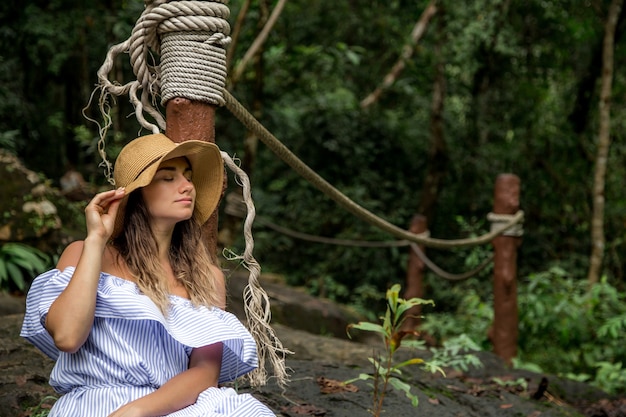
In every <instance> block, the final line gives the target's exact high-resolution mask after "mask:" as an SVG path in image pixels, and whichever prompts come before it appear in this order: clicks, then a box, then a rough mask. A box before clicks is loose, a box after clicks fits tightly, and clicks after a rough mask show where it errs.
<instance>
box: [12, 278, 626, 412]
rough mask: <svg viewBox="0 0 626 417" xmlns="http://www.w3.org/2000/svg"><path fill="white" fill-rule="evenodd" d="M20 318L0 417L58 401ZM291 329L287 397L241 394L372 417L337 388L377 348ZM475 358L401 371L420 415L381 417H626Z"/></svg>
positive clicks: (623, 408) (333, 314)
mask: <svg viewBox="0 0 626 417" xmlns="http://www.w3.org/2000/svg"><path fill="white" fill-rule="evenodd" d="M233 281H236V280H233ZM264 288H266V290H267V291H268V294H269V295H270V298H271V300H272V303H273V306H274V305H275V306H276V307H277V308H278V307H279V310H278V311H276V316H280V315H281V314H282V315H283V316H284V315H287V316H290V317H293V316H294V315H297V314H299V315H301V316H302V317H319V319H318V321H322V322H323V321H324V320H326V321H327V323H326V324H323V323H322V324H319V325H320V326H322V327H323V328H324V332H325V334H332V332H333V330H334V329H335V328H336V329H341V328H342V326H343V328H345V323H342V318H341V316H342V314H343V313H345V312H343V310H342V308H341V307H340V306H333V305H331V303H328V302H326V301H323V300H318V299H315V298H313V297H308V296H307V295H306V294H305V293H304V292H301V291H297V290H294V289H290V288H286V287H284V286H282V285H280V284H278V283H272V282H265V283H264ZM230 292H231V294H232V293H237V292H236V291H232V290H230ZM299 310H301V311H299ZM348 316H349V314H348ZM22 317H23V298H17V297H11V296H7V295H6V294H5V295H2V294H0V417H27V416H34V415H35V413H36V409H37V405H38V404H40V403H41V402H42V399H46V398H48V397H49V396H55V395H56V394H55V393H54V392H53V391H52V390H51V388H50V387H49V386H48V385H47V379H48V375H49V373H50V370H51V369H52V365H53V363H52V361H50V360H49V359H47V358H46V357H45V356H43V355H42V354H40V353H39V352H38V351H37V350H36V349H35V348H33V347H32V346H31V345H30V344H29V343H27V342H26V341H24V340H22V339H21V338H20V337H19V330H20V326H21V321H22ZM352 319H353V317H349V319H348V320H352ZM343 320H344V321H345V320H346V318H345V317H344V318H343ZM310 321H311V320H309V322H310ZM332 323H334V324H332ZM330 324H332V326H331V325H330ZM293 326H294V323H293V322H292V323H290V324H289V326H285V325H281V324H275V326H274V327H275V329H276V332H277V335H278V336H279V338H280V339H281V341H282V342H283V344H284V345H285V346H286V347H287V348H289V349H290V350H292V351H293V352H294V354H293V355H290V357H289V359H288V360H287V365H288V367H289V368H290V370H291V372H290V375H291V382H290V383H289V385H288V386H287V387H284V388H281V387H278V386H277V385H276V384H275V383H273V382H272V381H270V382H269V383H268V384H267V385H266V386H264V387H260V388H255V389H251V388H250V387H247V386H245V385H240V386H238V387H237V388H238V389H239V390H240V391H243V392H251V393H252V394H253V395H255V396H256V397H257V398H259V399H260V400H261V401H263V402H264V403H265V404H267V405H268V406H269V407H270V408H272V410H273V411H274V412H275V413H276V414H277V416H280V417H301V416H318V417H360V416H363V417H365V416H370V415H371V413H370V412H369V410H370V409H371V408H372V400H373V396H372V394H373V391H372V388H371V387H369V386H368V385H367V384H366V383H365V382H361V381H359V382H355V383H354V384H353V386H349V388H350V389H345V387H342V385H341V384H339V382H340V381H346V380H349V379H352V378H355V377H357V376H358V375H359V374H360V373H362V372H364V373H370V372H371V370H372V369H371V367H370V366H369V363H368V360H367V358H368V357H369V356H371V355H372V352H373V351H374V349H375V348H376V346H378V344H379V342H377V341H372V340H369V341H367V340H361V341H360V342H354V341H349V340H347V339H345V338H341V337H336V336H319V335H316V334H314V333H312V332H311V329H310V326H311V324H310V323H309V324H307V326H304V327H308V328H307V330H308V331H304V330H299V329H295V328H294V327H293ZM329 329H331V330H329ZM399 355H400V357H399V359H406V358H409V357H410V355H415V352H413V353H411V352H406V351H401V352H400V353H399ZM403 357H404V358H403ZM479 357H480V359H481V362H482V363H483V366H482V367H481V368H477V369H472V370H470V371H468V372H463V373H462V372H456V371H452V370H448V372H447V376H446V377H443V376H441V375H439V374H430V373H426V372H424V371H421V370H419V368H417V367H406V368H404V378H405V380H406V382H408V383H409V384H410V385H411V386H412V388H411V391H412V392H413V393H415V394H417V396H418V398H419V405H418V406H417V408H415V407H413V406H412V405H411V404H410V401H409V400H408V399H407V398H406V397H405V396H404V394H403V393H399V392H397V391H395V390H389V391H388V392H387V394H386V396H385V399H384V403H383V410H384V413H383V415H384V416H394V417H395V416H420V415H423V416H438V417H491V416H494V417H496V416H497V417H509V416H510V417H561V416H563V417H565V416H570V417H575V416H584V417H626V398H611V397H610V396H608V395H607V394H606V393H604V392H602V391H599V390H597V389H595V388H593V387H591V386H589V385H586V384H582V383H577V382H573V381H567V380H563V379H560V378H557V377H555V376H551V375H540V374H535V373H531V372H526V371H516V370H511V369H508V368H507V367H506V366H505V365H504V364H503V363H502V361H500V360H499V358H497V357H496V356H495V355H493V354H491V353H488V352H480V353H479ZM542 380H543V384H542ZM520 382H523V384H522V383H520ZM540 386H542V387H543V388H541V389H540ZM533 397H535V398H533ZM52 401H53V399H47V400H44V404H43V406H44V407H46V406H48V407H49V404H51V402H52Z"/></svg>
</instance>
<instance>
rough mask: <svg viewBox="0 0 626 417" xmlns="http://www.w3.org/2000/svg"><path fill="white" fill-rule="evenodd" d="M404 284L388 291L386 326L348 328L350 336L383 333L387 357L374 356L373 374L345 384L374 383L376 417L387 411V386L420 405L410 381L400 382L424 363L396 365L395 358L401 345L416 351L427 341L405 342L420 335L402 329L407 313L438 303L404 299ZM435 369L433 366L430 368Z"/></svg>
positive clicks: (358, 324)
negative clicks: (352, 332)
mask: <svg viewBox="0 0 626 417" xmlns="http://www.w3.org/2000/svg"><path fill="white" fill-rule="evenodd" d="M399 293H400V285H399V284H396V285H393V286H392V287H391V288H390V289H389V290H387V311H386V313H385V316H384V317H381V321H382V324H377V323H370V322H359V323H356V324H351V325H349V326H348V336H350V330H352V329H357V330H363V331H366V332H374V333H377V334H379V335H380V336H381V337H382V339H383V342H384V345H385V352H384V353H383V354H376V355H374V356H373V357H370V358H368V359H369V361H370V362H371V363H372V365H373V366H374V373H373V375H370V374H365V373H362V374H360V375H359V376H358V377H357V378H354V379H351V380H349V381H346V382H345V383H346V384H348V383H352V382H354V381H357V380H363V381H370V382H371V383H370V384H369V385H370V386H371V387H372V389H373V408H372V409H371V410H370V412H371V414H373V415H374V416H376V417H379V416H380V413H381V412H382V409H383V401H384V399H385V392H386V391H387V387H388V386H391V387H392V388H394V389H397V390H399V391H402V392H404V394H405V395H406V397H407V398H408V399H410V400H411V404H413V406H414V407H417V405H418V398H417V395H414V394H413V393H412V392H411V386H410V385H409V384H407V383H406V382H404V381H402V380H400V379H399V376H401V375H402V371H401V369H402V368H404V367H405V366H408V365H418V364H424V360H423V359H419V358H413V359H409V360H407V361H404V362H401V363H397V364H396V363H394V360H393V356H394V354H395V353H396V351H397V350H398V348H399V347H400V344H401V343H404V346H411V347H416V348H423V342H422V341H418V340H404V341H403V338H404V337H405V336H407V335H409V334H416V332H414V331H413V332H412V331H405V330H402V324H403V323H404V321H405V319H406V318H408V317H410V316H409V315H407V314H405V313H407V311H408V310H409V309H411V308H412V307H415V306H419V305H422V304H434V303H433V301H431V300H422V299H420V298H411V299H409V300H405V299H402V298H400V296H399ZM430 369H431V370H432V369H433V367H430ZM434 369H435V371H439V372H441V373H442V374H443V370H442V369H441V368H440V367H438V366H435V367H434Z"/></svg>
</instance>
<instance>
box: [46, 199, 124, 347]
mask: <svg viewBox="0 0 626 417" xmlns="http://www.w3.org/2000/svg"><path fill="white" fill-rule="evenodd" d="M123 196H124V190H123V189H118V190H111V191H106V192H103V193H99V194H97V195H96V196H95V197H94V198H93V199H92V200H91V201H90V202H89V204H88V205H87V207H86V208H85V219H86V223H87V237H86V238H85V240H84V241H79V242H74V243H72V244H70V245H69V246H68V247H67V248H66V249H65V250H64V251H63V254H62V255H61V257H60V258H59V262H58V263H57V268H58V269H59V270H63V269H65V268H67V267H68V266H75V267H76V270H75V271H74V275H73V276H72V279H71V280H70V282H69V284H68V285H67V287H66V288H65V289H64V290H63V292H62V293H61V294H60V295H59V297H58V298H57V299H56V300H55V301H54V302H53V303H52V305H51V306H50V309H49V311H48V315H47V316H46V329H47V330H48V333H50V335H51V336H52V338H53V339H54V343H55V345H56V346H57V347H58V348H59V349H60V350H61V351H64V352H70V353H73V352H76V351H77V350H78V349H79V348H80V347H81V346H82V345H83V343H85V340H87V336H88V335H89V332H90V331H91V327H92V325H93V318H94V312H95V309H96V291H97V289H98V280H99V279H100V272H101V270H102V255H103V253H104V249H105V247H106V243H107V241H108V239H109V237H110V236H111V233H112V232H113V226H114V224H115V216H116V214H117V209H118V207H119V201H120V199H121V198H122V197H123Z"/></svg>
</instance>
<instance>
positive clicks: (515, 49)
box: [0, 0, 626, 392]
mask: <svg viewBox="0 0 626 417" xmlns="http://www.w3.org/2000/svg"><path fill="white" fill-rule="evenodd" d="M617 3H620V2H618V1H617V0H613V1H612V2H611V1H608V0H589V1H587V0H528V1H516V0H467V1H463V2H459V1H452V0H441V1H433V2H427V1H419V2H414V1H397V0H391V1H385V2H382V1H336V2H334V1H333V2H331V1H318V0H290V1H288V2H277V3H276V4H275V3H273V2H270V1H265V0H253V1H245V0H233V1H231V2H230V3H229V7H230V9H231V19H230V21H231V26H232V30H233V32H232V35H231V36H232V37H233V42H232V44H231V45H230V47H229V49H228V58H229V65H230V67H229V82H228V87H227V88H228V89H229V90H230V91H231V93H232V94H233V95H234V96H235V97H237V99H238V100H239V101H241V102H242V103H243V104H244V105H245V106H246V107H247V108H248V109H250V110H251V111H252V112H253V113H254V115H255V116H256V117H257V118H258V119H259V121H261V123H263V125H264V126H265V127H267V128H268V129H269V130H270V131H271V132H272V133H274V135H275V136H276V137H278V138H279V139H280V140H281V141H282V142H283V143H284V144H285V145H286V146H287V147H289V148H290V149H291V150H292V151H293V152H294V153H295V154H296V155H298V156H299V157H300V158H301V159H303V160H304V162H306V163H307V164H308V165H309V166H310V167H311V168H312V169H314V170H315V171H316V172H317V173H319V174H320V175H321V176H322V177H323V178H325V179H326V180H328V181H329V182H330V183H331V184H333V185H334V186H335V187H337V188H338V189H339V190H341V191H342V192H343V193H344V194H346V195H347V196H348V197H350V198H351V199H353V200H354V201H355V202H357V203H359V204H361V205H363V206H364V207H365V208H367V209H368V210H370V211H372V212H374V213H376V214H378V215H380V216H381V217H383V218H385V219H386V220H387V221H389V222H391V223H393V224H395V225H397V226H399V227H403V228H408V225H409V223H410V221H411V218H412V217H413V216H414V215H415V214H422V215H424V216H426V217H427V219H428V227H429V230H430V234H431V236H434V237H438V238H442V239H456V238H460V237H471V236H476V235H479V234H482V233H485V231H487V230H488V228H489V222H488V221H487V220H486V215H487V213H488V212H489V211H490V210H491V208H492V204H493V184H494V181H495V179H496V177H497V176H498V175H499V174H501V173H513V174H515V175H517V176H518V177H519V178H520V179H521V186H522V192H521V209H522V210H523V211H524V213H525V222H524V237H523V242H522V244H521V246H520V248H519V258H518V268H519V269H518V279H519V311H520V340H519V357H518V359H517V360H516V365H517V366H525V367H529V368H532V369H539V368H543V369H544V370H546V371H549V372H555V373H561V374H567V375H569V376H571V377H572V378H577V379H581V380H591V381H594V382H595V383H597V384H598V385H600V386H602V387H603V388H604V389H607V390H608V391H612V392H624V390H626V388H624V387H626V369H624V368H626V366H622V365H623V364H624V365H626V347H624V344H623V334H624V333H625V332H626V306H625V303H624V293H625V290H626V280H625V269H626V250H625V248H626V242H625V239H624V237H625V232H626V195H625V193H624V189H625V182H626V142H625V140H624V139H625V136H626V133H625V132H626V73H625V72H624V71H623V68H624V67H625V66H626V35H625V34H624V32H625V31H626V22H625V18H624V16H625V12H624V8H622V9H621V10H619V9H618V10H619V13H618V15H616V16H615V18H616V20H615V21H614V23H615V33H614V37H613V41H614V45H613V48H612V49H611V51H612V52H613V59H614V62H613V66H612V68H613V69H614V72H613V74H609V76H611V75H612V90H611V100H610V101H607V100H603V99H602V91H603V90H602V88H601V87H602V85H603V83H602V81H603V79H602V75H603V63H605V62H606V57H607V56H606V53H603V48H604V45H605V32H606V28H607V23H608V22H610V19H609V18H608V16H609V11H610V10H611V5H612V4H617ZM279 6H280V7H281V8H282V7H283V6H284V8H283V9H282V13H281V14H280V15H279V16H278V19H277V21H276V22H275V25H274V26H273V28H272V30H271V31H270V33H269V36H268V38H267V40H266V41H265V42H264V43H263V45H262V47H261V48H260V49H259V50H258V51H257V52H256V53H255V54H254V56H253V57H252V60H251V61H250V63H249V65H247V66H245V67H243V66H241V65H240V64H241V63H242V62H243V61H244V60H245V58H244V54H245V53H246V51H247V50H248V48H249V46H250V45H251V44H252V43H253V41H254V39H255V38H256V37H257V35H258V34H259V33H260V31H261V30H262V28H263V27H265V25H266V24H267V22H268V19H269V18H270V15H271V13H272V11H273V10H276V9H277V8H278V7H279ZM143 8H144V4H143V2H142V1H140V0H94V1H90V2H87V1H71V0H48V1H43V0H19V1H17V0H7V1H4V2H2V3H1V4H0V19H1V25H0V147H2V148H3V149H6V150H8V151H11V152H13V153H15V154H16V155H18V156H19V157H20V158H21V159H22V160H23V161H24V163H25V164H26V166H27V167H28V168H29V169H32V170H34V171H36V172H39V173H41V175H42V176H45V177H46V178H48V179H49V181H50V182H51V183H52V184H53V185H55V186H58V184H59V179H60V178H61V176H62V175H63V174H64V173H65V172H67V171H68V169H70V168H74V169H76V170H77V171H79V172H80V173H81V174H82V175H83V176H84V177H85V178H86V179H87V180H88V182H89V183H90V184H91V185H93V186H94V187H95V188H98V187H107V186H108V185H107V183H106V180H105V176H104V175H103V170H102V167H101V166H99V164H100V162H101V157H100V156H99V155H98V152H97V149H98V127H97V125H96V124H94V123H92V122H90V121H89V120H88V118H92V119H95V120H99V119H100V115H99V114H98V112H97V109H96V106H94V105H92V106H88V102H89V99H90V96H91V94H92V92H93V91H94V87H95V85H96V82H97V79H96V72H97V70H98V68H99V67H100V65H101V64H102V62H103V60H104V57H105V55H106V52H107V50H108V48H109V47H110V46H111V45H113V44H116V43H119V42H121V41H123V40H125V39H126V38H127V37H128V36H129V34H130V32H131V30H132V28H133V26H134V24H135V21H136V20H137V18H138V17H139V16H140V15H141V12H142V11H143ZM429 8H431V9H429ZM429 10H430V12H429ZM427 13H430V14H428V15H427ZM418 22H420V23H421V24H422V29H423V30H424V31H423V33H422V34H421V35H419V36H418V37H417V36H415V32H414V30H415V28H416V27H417V26H416V24H417V23H418ZM403 56H404V60H403V59H402V57H403ZM399 61H400V63H401V65H400V66H399V67H394V65H395V64H397V63H398V62H399ZM392 69H395V70H396V71H395V72H393V71H392ZM115 71H116V74H115V75H116V77H113V78H116V79H120V80H128V79H129V78H130V76H131V75H132V71H131V70H130V67H129V64H128V62H124V61H122V60H120V61H119V62H117V63H116V68H115ZM390 71H391V74H390ZM389 74H390V75H391V78H388V80H391V81H392V82H390V83H389V84H388V85H387V86H385V87H384V88H383V89H382V90H380V91H378V93H380V94H379V95H376V96H374V99H373V100H372V101H369V102H368V101H366V100H365V99H366V97H370V98H371V97H372V96H370V93H372V92H376V91H377V90H376V89H377V88H379V86H381V84H382V82H383V79H385V76H386V75H389ZM604 74H605V75H606V71H605V72H604ZM605 80H606V78H605ZM605 98H606V97H605ZM607 103H610V108H609V109H610V131H608V132H607V135H603V134H602V126H603V125H602V123H603V117H602V116H603V109H605V110H606V108H607V106H606V104H607ZM112 108H113V126H112V128H111V129H110V131H109V132H108V136H107V141H106V152H107V157H108V158H109V159H110V160H114V159H115V156H116V154H117V152H118V151H119V149H120V148H121V146H123V145H124V144H125V143H126V142H127V141H128V140H130V139H131V138H134V137H136V136H138V135H140V134H146V133H149V132H145V131H144V132H142V131H140V128H139V126H138V124H137V122H136V120H135V118H134V117H133V115H132V113H133V108H132V106H131V105H130V103H129V102H127V101H126V100H125V99H124V98H121V99H118V100H117V101H116V102H115V103H113V107H112ZM604 114H606V113H604ZM604 126H605V127H606V124H605V125H604ZM607 139H608V140H609V141H608V142H607ZM216 141H217V143H218V145H219V146H220V147H221V148H222V149H223V150H225V151H227V152H229V153H230V154H231V155H236V156H237V157H239V158H240V159H241V163H242V167H243V168H244V169H245V170H246V172H248V174H249V175H250V177H251V179H252V183H253V186H252V188H253V196H254V198H255V204H256V208H257V212H258V215H259V217H260V218H261V220H263V221H262V222H259V224H258V225H257V226H256V227H255V233H256V235H255V239H256V246H255V255H256V257H257V259H258V260H259V261H260V263H261V265H262V267H263V270H264V271H265V272H273V273H276V274H280V275H282V276H284V277H285V279H286V281H287V282H288V283H289V284H290V285H297V286H305V287H306V288H308V289H309V291H311V293H313V294H316V295H319V296H324V297H329V298H331V299H334V300H336V301H338V302H341V303H345V304H350V305H352V306H354V307H355V308H357V309H359V310H360V311H361V312H362V313H363V314H365V315H367V316H368V317H369V318H371V319H375V318H376V317H377V316H378V315H379V314H380V312H381V311H383V309H384V304H383V303H382V302H383V299H384V293H385V289H386V288H388V287H390V286H391V285H392V284H394V283H398V282H400V283H402V282H403V281H404V279H405V276H406V264H407V257H408V253H409V250H408V249H407V248H405V247H400V248H399V247H381V248H366V247H358V246H337V245H324V244H320V243H314V242H309V241H306V240H302V239H294V238H292V237H290V236H288V235H285V234H281V233H278V232H277V231H276V230H274V229H272V228H268V227H266V226H263V225H264V224H265V225H268V224H277V225H279V226H281V227H284V228H288V229H290V230H294V231H298V232H301V233H306V234H310V235H315V236H321V237H326V238H338V239H345V240H355V241H389V240H393V238H392V237H391V236H389V235H387V234H386V233H384V232H382V231H379V230H377V229H375V228H373V227H372V226H370V225H368V224H365V223H364V222H362V221H361V220H359V219H357V218H355V217H354V216H353V215H351V214H349V213H347V212H345V211H344V210H342V209H341V208H340V207H339V206H337V205H336V204H335V203H334V202H333V201H331V200H330V199H329V198H327V197H325V196H324V195H322V194H321V193H320V192H319V191H317V190H316V189H315V188H314V187H312V186H311V185H310V184H308V183H307V182H306V181H305V180H303V179H302V178H300V177H299V176H298V175H297V174H296V173H295V172H293V171H292V170H291V169H290V168H289V167H288V166H287V165H286V164H285V163H284V162H282V161H280V160H279V159H278V158H277V157H276V156H275V155H274V154H273V153H272V152H271V151H270V150H269V149H267V148H266V147H264V146H263V145H262V144H258V143H257V142H258V140H257V138H256V137H254V135H253V134H251V133H250V132H247V131H246V129H245V128H244V127H243V126H242V125H241V123H239V122H238V121H237V120H236V119H235V118H234V117H233V116H232V115H231V114H230V113H229V112H228V111H227V110H226V109H220V110H218V113H217V120H216ZM602 147H604V149H605V150H606V151H607V152H608V153H607V157H606V158H598V155H599V153H598V151H599V149H601V148H602ZM598 160H599V161H601V162H602V163H606V174H605V175H604V177H603V180H604V185H603V187H602V188H601V189H600V190H598V188H597V182H596V180H595V179H594V178H595V173H596V171H597V167H598V164H597V161H598ZM598 195H601V196H603V202H604V206H603V207H601V213H602V215H603V219H602V223H601V229H602V234H601V235H600V237H601V240H602V243H603V245H601V257H600V259H601V268H600V269H599V270H597V271H596V272H595V273H592V269H593V268H592V262H590V259H592V258H593V257H592V252H593V248H594V242H596V243H597V242H598V236H599V235H598V234H597V231H596V234H594V231H593V227H592V225H593V224H594V223H593V219H594V215H595V216H597V214H598V213H597V210H596V209H597V206H596V205H595V203H594V198H595V197H597V196H598ZM596 218H597V217H596ZM231 220H232V219H231ZM220 221H221V226H222V227H223V228H233V225H236V222H233V221H229V216H228V215H226V214H224V215H220ZM224 236H225V237H224ZM233 236H236V234H235V235H233ZM223 239H224V240H225V241H223V242H222V243H223V244H224V245H225V246H226V247H228V248H229V249H232V250H233V251H234V252H240V251H241V250H242V245H243V243H242V241H241V239H240V238H234V237H233V238H231V237H230V235H228V234H226V235H223ZM491 250H492V249H491V247H490V246H489V245H483V246H477V247H470V248H459V249H453V250H431V249H427V251H428V256H429V257H430V258H431V259H432V260H433V261H434V262H435V263H437V264H438V265H440V266H442V267H444V269H446V270H449V271H455V272H459V271H466V270H469V269H472V268H474V267H475V266H477V265H478V264H480V263H481V262H482V261H483V260H485V259H486V258H488V257H489V255H490V252H491ZM48 255H50V256H51V259H53V258H54V255H58V253H57V254H54V253H51V254H48ZM491 274H492V270H491V269H490V268H487V269H485V270H483V271H482V272H481V273H479V274H478V275H476V276H474V277H472V278H470V279H468V280H464V281H462V282H455V283H452V282H449V281H445V280H443V279H441V278H439V277H437V276H436V275H434V274H433V273H431V272H428V273H427V276H426V296H427V298H430V299H433V300H434V301H435V307H434V308H432V309H430V310H427V311H425V312H424V313H425V315H426V318H425V321H424V330H426V331H428V332H429V333H430V334H432V335H433V336H434V337H436V338H437V339H438V340H445V339H446V338H450V337H452V336H458V335H460V334H466V335H469V336H470V337H472V339H474V340H475V341H476V342H477V343H478V344H479V345H481V346H482V347H483V348H486V349H488V348H489V340H488V338H487V329H488V327H489V325H490V324H491V321H492V318H493V309H492V306H491V304H492V298H491V297H492V294H491V290H492V286H491V281H490V280H491Z"/></svg>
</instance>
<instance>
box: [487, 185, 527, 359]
mask: <svg viewBox="0 0 626 417" xmlns="http://www.w3.org/2000/svg"><path fill="white" fill-rule="evenodd" d="M519 197H520V179H519V178H518V177H517V176H516V175H513V174H500V175H499V176H498V178H497V179H496V183H495V187H494V202H493V213H494V214H495V215H498V214H508V215H512V214H515V213H517V211H518V210H519ZM520 242H521V238H520V237H519V236H507V235H506V233H505V235H499V236H497V237H496V238H494V239H493V242H492V244H493V249H494V261H493V262H494V266H493V295H494V297H493V298H494V300H493V302H494V306H493V309H494V321H493V325H492V327H491V329H490V330H489V339H490V340H491V342H492V343H493V349H494V353H495V354H496V355H498V356H500V357H501V358H502V359H503V360H504V361H505V362H506V363H507V364H508V365H511V360H512V359H513V358H514V357H515V356H516V355H517V337H518V328H517V318H518V315H517V248H518V246H519V244H520Z"/></svg>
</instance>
